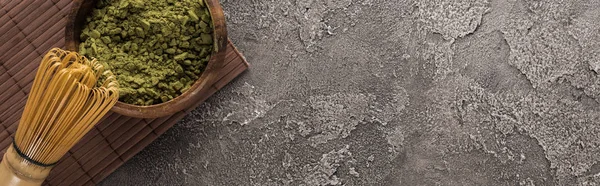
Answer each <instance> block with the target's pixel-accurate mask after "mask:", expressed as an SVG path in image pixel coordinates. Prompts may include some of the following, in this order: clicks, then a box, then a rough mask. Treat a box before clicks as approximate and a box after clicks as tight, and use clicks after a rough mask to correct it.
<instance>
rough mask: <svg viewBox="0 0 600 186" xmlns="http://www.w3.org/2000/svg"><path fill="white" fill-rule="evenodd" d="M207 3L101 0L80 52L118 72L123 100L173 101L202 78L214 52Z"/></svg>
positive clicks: (84, 33) (196, 0)
mask: <svg viewBox="0 0 600 186" xmlns="http://www.w3.org/2000/svg"><path fill="white" fill-rule="evenodd" d="M212 32H213V25H212V22H211V18H210V13H209V10H208V8H207V7H206V5H205V4H204V1H203V0H178V1H175V0H111V1H106V0H101V1H99V2H98V4H97V5H96V8H95V9H94V10H93V12H92V14H91V16H89V17H88V18H87V20H86V24H85V26H84V28H83V30H82V33H81V35H80V38H81V41H82V43H81V44H80V46H79V53H81V54H83V55H85V56H88V57H93V58H97V59H98V61H101V62H103V63H105V66H107V67H108V68H109V69H110V70H111V71H113V72H114V73H115V74H116V76H117V80H118V81H119V83H120V85H121V87H120V98H119V100H120V101H122V102H125V103H129V104H135V105H153V104H159V103H163V102H167V101H169V100H171V99H173V98H175V97H177V96H179V95H181V94H182V93H184V92H185V91H187V90H188V89H189V88H190V86H191V85H192V84H193V83H194V82H195V81H196V80H197V79H198V78H199V77H200V75H201V73H202V72H203V71H204V68H205V67H206V64H207V63H208V61H209V59H210V54H211V53H212V51H213V46H214V45H213V33H212Z"/></svg>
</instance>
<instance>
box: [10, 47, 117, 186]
mask: <svg viewBox="0 0 600 186" xmlns="http://www.w3.org/2000/svg"><path fill="white" fill-rule="evenodd" d="M104 69H105V68H104V66H102V64H101V63H98V62H97V61H96V60H95V59H92V60H88V59H87V58H85V57H83V56H81V55H79V54H77V53H75V52H68V51H64V50H61V49H59V48H54V49H52V50H50V51H49V52H48V53H47V54H46V55H45V56H44V57H43V59H42V63H41V64H40V66H39V68H38V71H37V73H36V77H35V80H34V82H33V86H32V90H31V91H30V95H29V98H28V100H27V103H26V105H25V109H24V111H23V114H22V117H21V120H20V121H19V126H18V128H17V132H16V134H15V138H14V143H13V145H12V146H11V147H9V149H8V150H7V152H6V154H5V157H4V158H3V159H2V163H1V164H0V185H2V183H3V181H5V180H6V179H13V181H14V179H22V178H23V176H22V175H29V177H28V178H27V179H24V180H21V181H22V182H23V183H25V182H27V183H33V184H29V185H38V183H39V184H41V183H42V182H43V180H44V179H45V177H46V176H47V175H48V173H49V171H50V169H51V168H52V166H53V165H54V164H55V163H56V162H58V161H59V159H60V158H62V156H64V154H66V153H67V151H68V150H69V149H71V148H72V147H73V146H74V145H75V144H76V143H77V142H78V141H79V140H80V139H81V138H82V137H83V136H84V135H85V134H86V133H88V132H89V131H90V130H91V129H92V128H93V127H94V125H95V124H96V123H97V122H98V121H99V120H100V119H101V118H102V116H104V115H105V114H106V113H107V112H108V111H109V110H110V108H111V107H112V106H114V104H115V103H116V102H117V99H118V86H119V84H118V83H117V82H116V78H115V76H114V75H113V74H112V73H111V72H110V71H108V70H104ZM100 79H103V82H98V80H100ZM8 167H10V168H8ZM11 171H12V172H11ZM9 173H12V174H14V175H21V176H14V177H10V175H8V174H9ZM7 175H8V176H7ZM3 176H4V177H3ZM9 181H10V180H9ZM7 183H13V182H7ZM25 185H28V184H25Z"/></svg>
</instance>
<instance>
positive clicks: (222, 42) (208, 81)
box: [65, 0, 227, 118]
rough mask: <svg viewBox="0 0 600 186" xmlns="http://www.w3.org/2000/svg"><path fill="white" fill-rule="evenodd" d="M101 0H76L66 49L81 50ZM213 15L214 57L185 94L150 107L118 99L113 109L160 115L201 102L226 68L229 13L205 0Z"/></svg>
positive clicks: (136, 114) (132, 114) (138, 115)
mask: <svg viewBox="0 0 600 186" xmlns="http://www.w3.org/2000/svg"><path fill="white" fill-rule="evenodd" d="M97 1H98V0H74V1H73V6H72V10H71V13H70V14H69V16H68V22H67V28H66V29H65V36H66V37H65V48H66V49H67V50H71V51H77V50H78V49H79V43H80V42H81V40H80V38H79V36H80V35H81V31H82V29H83V26H85V20H86V17H87V16H88V15H90V14H91V12H92V10H93V8H94V7H95V5H96V3H97ZM204 1H205V3H206V5H207V6H208V9H209V11H210V14H211V19H212V22H213V41H214V42H215V46H214V47H215V48H214V50H213V52H212V54H211V58H210V60H209V62H208V64H207V66H206V68H205V70H204V72H203V73H202V74H201V76H200V77H199V79H198V80H196V82H195V83H194V84H193V85H192V86H191V87H190V89H189V90H188V91H186V92H184V93H183V94H181V95H179V96H177V97H175V98H173V99H171V100H169V101H167V102H164V103H161V104H155V105H150V106H139V105H133V104H127V103H123V102H120V101H119V102H117V104H116V105H115V106H114V107H113V108H112V111H114V112H117V113H119V114H122V115H126V116H130V117H136V118H158V117H164V116H168V115H172V114H175V113H177V112H179V111H181V110H184V109H187V108H189V107H191V106H193V105H194V104H195V103H197V102H198V101H200V99H201V97H202V95H200V94H199V92H200V91H201V90H202V89H204V88H206V87H207V86H210V85H212V83H213V82H214V81H215V80H216V79H215V78H216V77H217V72H218V71H219V70H220V69H221V68H222V67H223V62H224V61H223V60H224V59H225V54H226V51H225V49H226V46H227V28H226V25H225V16H224V14H223V9H222V8H221V5H220V4H219V1H218V0H204Z"/></svg>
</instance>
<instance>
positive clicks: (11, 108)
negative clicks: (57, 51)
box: [0, 0, 248, 185]
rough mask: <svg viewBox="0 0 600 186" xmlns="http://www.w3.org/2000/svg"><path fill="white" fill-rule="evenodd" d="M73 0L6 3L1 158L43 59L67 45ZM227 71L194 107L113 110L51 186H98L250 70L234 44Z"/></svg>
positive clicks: (0, 28)
mask: <svg viewBox="0 0 600 186" xmlns="http://www.w3.org/2000/svg"><path fill="white" fill-rule="evenodd" d="M71 2H72V1H70V0H24V1H12V0H0V156H1V155H3V154H4V152H5V149H6V148H7V147H8V146H9V145H10V144H11V142H12V137H13V135H14V132H15V131H16V129H17V126H18V122H19V119H20V117H21V113H22V112H23V111H22V110H23V108H24V107H25V104H26V101H27V94H29V91H30V89H31V86H32V83H33V79H34V78H35V71H36V69H37V67H38V65H39V62H40V61H41V59H42V57H43V55H44V54H45V53H46V52H47V51H48V50H50V49H51V48H53V47H64V44H65V39H64V32H65V24H66V22H67V20H66V18H65V17H66V14H67V13H68V11H69V10H70V5H71ZM227 52H228V53H227V54H226V57H225V60H224V68H223V70H222V72H221V73H220V77H218V78H217V81H216V82H215V83H214V84H213V85H212V86H209V87H207V88H205V89H204V90H203V91H204V94H202V96H203V97H202V99H201V101H200V102H198V103H196V104H195V106H194V107H192V108H189V109H187V110H184V111H180V112H178V113H176V114H174V115H171V116H167V117H162V118H153V119H139V118H131V117H127V116H122V115H119V114H117V113H112V112H109V113H108V114H107V115H106V116H105V117H104V118H103V119H102V120H101V121H100V123H98V125H96V126H95V127H94V128H93V129H92V130H91V131H90V132H89V133H88V134H87V135H86V136H84V137H83V139H82V140H81V141H80V142H79V143H77V144H76V145H75V146H74V147H73V148H72V149H71V150H69V152H68V153H67V154H66V155H65V156H64V157H63V158H62V160H61V161H60V162H59V164H57V165H56V167H55V168H54V169H53V171H52V172H51V173H50V175H49V176H48V179H47V180H46V182H45V185H96V184H97V183H99V182H100V181H102V179H104V178H106V177H107V176H108V175H110V174H111V173H112V172H114V171H115V170H116V169H117V168H119V167H120V166H121V165H123V163H125V162H126V161H127V160H129V159H131V158H132V157H133V156H135V154H137V153H138V152H140V151H141V150H142V149H144V148H145V147H146V146H148V145H149V144H150V143H152V141H154V140H156V138H158V137H159V136H160V135H162V134H163V133H164V132H166V131H167V130H168V129H169V128H171V127H172V126H173V125H174V124H175V123H177V122H178V121H179V120H181V119H182V118H183V117H185V115H186V114H187V113H188V112H190V111H191V110H193V109H194V108H195V107H197V106H198V105H200V104H201V103H202V102H204V101H205V100H206V99H208V97H210V96H211V95H212V94H214V93H215V92H216V91H218V90H219V89H221V88H223V87H224V86H225V85H226V84H227V83H229V82H230V81H231V80H233V79H234V78H235V77H237V76H238V75H239V74H241V73H242V72H243V71H245V70H246V69H247V68H248V63H247V62H246V60H245V58H244V57H243V56H242V55H241V54H240V53H239V52H238V51H237V49H236V48H235V46H234V45H233V44H232V43H231V42H229V44H228V46H227Z"/></svg>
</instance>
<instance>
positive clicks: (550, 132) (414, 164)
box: [103, 0, 600, 185]
mask: <svg viewBox="0 0 600 186" xmlns="http://www.w3.org/2000/svg"><path fill="white" fill-rule="evenodd" d="M222 5H223V6H224V8H225V11H226V14H227V18H228V20H227V21H228V26H229V34H230V37H231V38H232V40H233V41H234V42H235V43H236V45H237V46H238V47H239V49H240V50H241V51H242V52H243V53H244V54H245V56H246V57H247V59H248V61H249V62H250V63H251V64H252V67H251V69H250V70H249V71H248V72H246V73H245V74H244V75H243V76H241V77H240V78H238V79H237V80H236V81H234V82H233V83H231V84H230V85H228V86H227V87H226V88H225V89H223V90H221V91H220V92H218V93H217V94H216V95H215V96H213V97H212V98H210V99H209V100H208V101H207V102H206V103H205V104H203V105H202V106H201V107H199V108H198V109H196V110H195V111H194V112H193V113H191V114H190V115H189V116H188V117H186V118H185V119H184V120H183V121H182V122H180V123H179V124H177V125H176V126H175V127H174V128H172V129H171V130H169V131H168V132H167V133H166V134H165V135H164V136H162V137H161V138H160V139H158V140H157V141H156V142H154V143H153V144H152V145H151V146H149V147H148V148H147V149H145V150H144V151H143V152H141V153H140V154H138V155H137V156H136V157H134V158H133V159H132V160H131V161H129V162H128V163H127V164H126V165H125V166H123V167H122V168H120V169H119V170H118V171H117V172H115V173H114V174H112V175H111V176H110V177H109V178H108V179H106V180H105V181H104V182H103V185H599V184H600V174H599V173H600V163H598V162H599V161H600V156H599V155H598V154H599V153H600V139H599V138H600V135H598V134H600V112H599V111H600V107H599V106H600V104H599V101H600V76H599V75H598V73H600V1H598V0H553V1H551V0H490V1H486V0H393V1H390V0H222Z"/></svg>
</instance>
